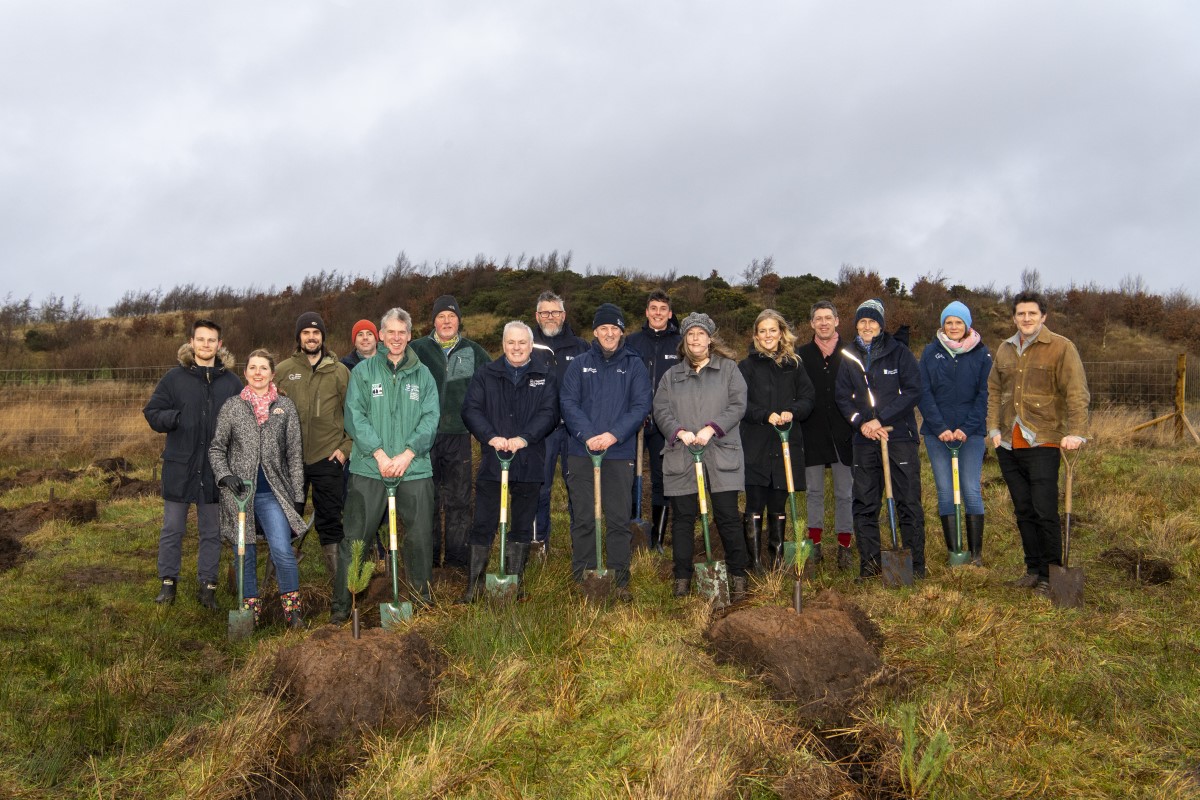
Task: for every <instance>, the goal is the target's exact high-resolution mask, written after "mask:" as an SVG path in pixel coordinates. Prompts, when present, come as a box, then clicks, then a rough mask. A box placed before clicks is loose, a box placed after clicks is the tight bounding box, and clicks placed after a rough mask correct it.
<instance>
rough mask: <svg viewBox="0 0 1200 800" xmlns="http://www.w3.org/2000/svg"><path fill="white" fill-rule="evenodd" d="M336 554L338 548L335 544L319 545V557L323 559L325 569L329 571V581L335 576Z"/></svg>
mask: <svg viewBox="0 0 1200 800" xmlns="http://www.w3.org/2000/svg"><path fill="white" fill-rule="evenodd" d="M337 554H338V546H337V545H336V544H323V545H321V555H323V556H324V557H325V569H326V570H328V571H329V579H330V580H333V576H334V575H337Z"/></svg>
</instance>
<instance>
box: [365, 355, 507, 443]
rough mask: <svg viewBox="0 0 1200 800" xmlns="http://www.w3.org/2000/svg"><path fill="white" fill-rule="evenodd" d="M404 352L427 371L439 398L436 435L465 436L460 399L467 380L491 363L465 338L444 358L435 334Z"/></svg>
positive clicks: (461, 399)
mask: <svg viewBox="0 0 1200 800" xmlns="http://www.w3.org/2000/svg"><path fill="white" fill-rule="evenodd" d="M380 349H382V350H386V349H387V348H380ZM408 349H409V350H411V351H413V353H415V354H416V356H417V358H419V359H421V363H422V364H424V365H425V366H426V368H428V369H429V374H430V375H432V376H433V381H434V384H435V385H436V386H437V390H438V394H439V395H440V396H441V421H440V422H439V423H438V431H437V432H438V433H466V432H467V426H466V425H463V421H462V404H463V398H464V397H466V396H467V387H468V386H469V385H470V384H471V378H473V377H475V373H476V372H478V371H479V370H481V369H483V368H484V366H485V365H486V364H488V363H490V362H491V360H492V357H491V356H490V355H488V351H487V350H484V349H483V347H481V346H480V345H478V344H476V343H475V342H473V341H471V340H470V339H468V338H466V337H465V336H459V337H458V344H456V345H454V349H452V350H451V351H450V353H449V355H447V354H446V352H445V351H444V350H442V346H441V345H440V344H438V341H437V334H436V333H431V334H429V335H428V336H422V337H421V338H420V339H415V340H414V341H413V342H412V343H411V344H409V346H408Z"/></svg>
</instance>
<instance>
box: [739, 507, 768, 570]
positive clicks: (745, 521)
mask: <svg viewBox="0 0 1200 800" xmlns="http://www.w3.org/2000/svg"><path fill="white" fill-rule="evenodd" d="M742 532H743V533H744V534H745V536H746V552H747V553H749V555H750V564H749V565H748V566H747V569H749V570H750V571H751V572H753V573H754V574H755V575H761V574H762V572H763V567H762V561H761V560H760V556H759V552H758V542H759V537H760V536H761V534H762V516H760V515H758V514H753V513H746V514H743V515H742Z"/></svg>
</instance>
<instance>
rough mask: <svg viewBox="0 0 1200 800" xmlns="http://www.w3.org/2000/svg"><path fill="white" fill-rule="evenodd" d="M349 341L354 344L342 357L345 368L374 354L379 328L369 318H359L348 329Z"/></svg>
mask: <svg viewBox="0 0 1200 800" xmlns="http://www.w3.org/2000/svg"><path fill="white" fill-rule="evenodd" d="M350 342H351V343H352V344H353V345H354V351H353V352H352V353H350V355H348V356H345V357H344V358H342V363H343V364H345V365H346V369H354V368H355V367H357V366H358V362H360V361H362V360H363V359H366V358H370V357H371V356H373V355H375V351H376V350H377V349H378V348H379V329H378V328H376V327H375V323H374V322H371V320H369V319H360V320H359V321H358V322H356V323H354V327H353V328H351V329H350Z"/></svg>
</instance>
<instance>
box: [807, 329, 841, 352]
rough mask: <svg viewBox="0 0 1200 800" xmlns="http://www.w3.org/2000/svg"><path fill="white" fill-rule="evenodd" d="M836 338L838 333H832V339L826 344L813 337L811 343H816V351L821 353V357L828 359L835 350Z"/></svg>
mask: <svg viewBox="0 0 1200 800" xmlns="http://www.w3.org/2000/svg"><path fill="white" fill-rule="evenodd" d="M838 338H839V337H838V332H837V331H834V332H833V338H832V339H830V340H829V343H828V344H826V343H825V342H822V341H821V340H820V339H818V338H817V337H815V336H814V337H813V341H814V342H815V343H816V345H817V349H818V350H820V351H821V355H822V356H824V357H825V358H829V357H830V356H831V355H833V351H834V350H836V349H837V346H838Z"/></svg>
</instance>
